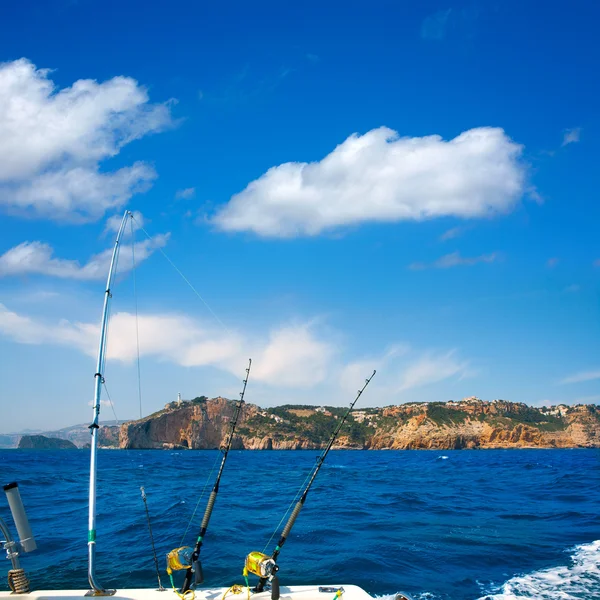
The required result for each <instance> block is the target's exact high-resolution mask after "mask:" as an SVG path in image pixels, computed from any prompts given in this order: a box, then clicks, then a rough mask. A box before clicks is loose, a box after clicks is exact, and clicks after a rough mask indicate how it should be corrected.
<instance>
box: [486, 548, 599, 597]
mask: <svg viewBox="0 0 600 600" xmlns="http://www.w3.org/2000/svg"><path fill="white" fill-rule="evenodd" d="M521 598H536V599H539V600H543V599H546V598H547V599H550V598H552V599H553V600H554V599H560V600H600V540H597V541H595V542H592V543H591V544H582V545H580V546H575V548H574V549H573V554H572V555H571V564H570V565H566V566H559V567H553V568H550V569H542V570H540V571H533V572H532V573H526V574H525V575H517V576H515V577H512V578H511V579H509V580H508V581H507V582H505V583H504V584H503V585H502V586H501V587H499V588H496V589H494V590H492V593H489V594H487V595H484V596H482V597H481V598H479V600H520V599H521Z"/></svg>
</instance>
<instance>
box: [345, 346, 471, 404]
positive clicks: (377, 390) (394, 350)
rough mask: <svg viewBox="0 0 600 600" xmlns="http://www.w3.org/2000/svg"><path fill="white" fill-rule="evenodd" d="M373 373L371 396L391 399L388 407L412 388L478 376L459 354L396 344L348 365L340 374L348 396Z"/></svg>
mask: <svg viewBox="0 0 600 600" xmlns="http://www.w3.org/2000/svg"><path fill="white" fill-rule="evenodd" d="M374 369H376V370H377V377H376V378H375V380H374V382H373V384H371V387H372V388H373V389H372V390H371V393H372V394H373V395H374V396H376V397H379V398H382V397H385V398H388V399H389V402H388V403H391V402H392V401H397V400H398V395H399V394H402V392H405V391H407V390H410V389H412V388H417V387H422V386H426V385H429V384H433V383H438V382H440V381H444V380H446V379H451V378H457V379H462V378H464V377H470V376H472V375H474V374H475V371H474V370H473V369H471V368H470V363H469V361H467V360H464V359H461V358H460V357H459V355H458V351H457V350H449V351H446V352H435V351H427V352H419V351H416V350H414V349H411V348H410V346H408V345H406V344H397V345H395V346H392V347H391V348H389V349H388V350H387V351H386V352H385V353H384V354H383V355H381V356H374V357H370V358H366V359H363V360H360V361H356V362H353V363H350V364H348V365H347V366H346V367H345V368H343V369H342V371H341V377H340V381H341V384H342V387H343V388H344V389H346V390H347V391H348V392H352V391H355V390H357V389H358V388H359V387H361V386H362V385H363V384H364V380H365V377H367V376H369V375H370V374H371V373H372V372H373V370H374ZM357 386H358V387H357Z"/></svg>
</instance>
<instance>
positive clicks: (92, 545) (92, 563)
mask: <svg viewBox="0 0 600 600" xmlns="http://www.w3.org/2000/svg"><path fill="white" fill-rule="evenodd" d="M131 216H132V215H131V212H130V211H128V210H126V211H125V214H124V215H123V220H122V221H121V225H120V227H119V231H118V233H117V239H116V240H115V246H114V248H113V252H112V258H111V260H110V268H109V270H108V278H107V281H106V290H105V291H104V306H103V308H102V321H101V326H100V344H99V347H98V363H97V366H96V374H95V375H94V408H93V411H94V412H93V419H92V424H91V425H90V426H89V429H90V432H91V434H92V442H91V444H90V448H91V450H90V490H89V512H88V580H89V582H90V586H91V588H92V589H91V590H90V592H88V593H89V594H90V595H93V596H112V595H114V593H115V590H105V589H104V588H103V587H102V586H101V585H100V584H99V583H98V582H97V580H96V458H97V454H98V429H99V427H100V425H99V419H100V393H101V391H102V384H103V383H104V373H103V371H104V362H105V352H106V335H107V329H108V312H109V307H110V299H111V298H112V293H111V286H112V282H113V279H114V275H115V271H116V264H117V259H118V256H119V247H120V246H119V244H120V242H121V237H122V235H123V231H124V230H125V224H126V223H127V219H128V218H129V217H131Z"/></svg>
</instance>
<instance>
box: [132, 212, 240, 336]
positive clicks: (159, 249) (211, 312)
mask: <svg viewBox="0 0 600 600" xmlns="http://www.w3.org/2000/svg"><path fill="white" fill-rule="evenodd" d="M131 218H132V219H133V220H135V222H136V223H137V225H138V227H139V228H140V229H141V230H142V231H143V232H144V233H145V234H146V236H147V237H148V239H149V240H150V241H152V237H151V235H150V234H149V233H148V232H147V231H146V230H145V229H144V227H143V226H142V224H141V223H139V222H138V220H137V219H136V218H135V217H134V216H133V215H131ZM157 250H158V251H159V252H160V253H161V254H162V255H163V256H164V257H165V259H166V260H167V261H168V262H169V264H170V265H171V266H172V267H173V268H174V269H175V271H177V273H179V275H180V277H181V278H182V279H183V280H184V281H185V282H186V283H187V284H188V285H189V286H190V288H191V290H192V291H193V292H194V294H196V296H198V298H200V300H201V301H202V303H203V304H204V306H205V307H206V308H207V309H208V311H209V312H210V314H211V315H212V316H213V317H214V319H215V321H217V323H219V325H221V327H222V328H223V329H224V330H225V331H226V332H227V333H231V331H230V330H229V329H228V328H227V326H226V325H225V323H223V321H221V319H219V317H218V316H217V314H216V313H215V311H214V310H213V309H212V308H211V307H210V305H209V304H208V302H207V301H206V300H205V299H204V298H203V297H202V296H201V295H200V292H199V291H198V290H197V289H196V288H195V287H194V286H193V285H192V284H191V282H190V280H189V279H188V278H187V277H186V276H185V275H184V274H183V273H182V272H181V271H180V270H179V268H178V267H177V265H176V264H175V263H174V262H173V261H172V260H171V259H170V258H169V257H168V256H167V253H166V252H165V251H164V250H163V249H162V248H161V247H160V246H158V247H157Z"/></svg>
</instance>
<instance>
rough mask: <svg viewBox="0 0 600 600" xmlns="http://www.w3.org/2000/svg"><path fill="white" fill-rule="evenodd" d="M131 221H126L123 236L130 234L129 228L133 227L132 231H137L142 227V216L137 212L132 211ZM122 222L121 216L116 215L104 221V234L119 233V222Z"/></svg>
mask: <svg viewBox="0 0 600 600" xmlns="http://www.w3.org/2000/svg"><path fill="white" fill-rule="evenodd" d="M132 214H133V219H128V222H127V225H126V226H125V231H124V232H123V233H124V235H128V234H131V226H132V225H133V230H134V231H137V230H138V229H140V228H142V227H143V226H144V223H145V221H144V215H142V213H141V212H140V211H139V210H134V211H133V213H132ZM122 221H123V215H122V214H116V215H113V216H112V217H109V218H108V219H107V220H106V225H105V226H104V233H107V232H112V233H117V232H118V231H119V227H121V222H122Z"/></svg>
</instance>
